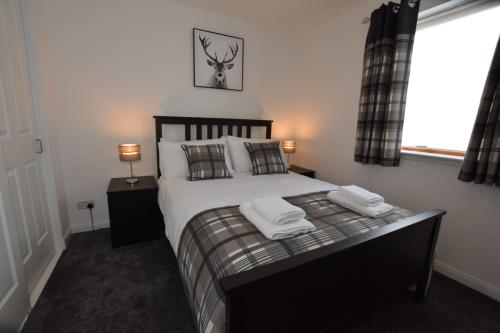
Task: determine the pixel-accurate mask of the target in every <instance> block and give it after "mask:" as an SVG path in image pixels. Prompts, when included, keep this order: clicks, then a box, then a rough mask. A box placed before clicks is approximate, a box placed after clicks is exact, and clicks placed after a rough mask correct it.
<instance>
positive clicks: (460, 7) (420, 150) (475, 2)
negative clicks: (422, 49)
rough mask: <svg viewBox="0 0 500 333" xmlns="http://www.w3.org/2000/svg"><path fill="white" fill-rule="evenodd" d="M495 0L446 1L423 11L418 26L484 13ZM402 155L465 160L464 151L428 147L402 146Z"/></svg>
mask: <svg viewBox="0 0 500 333" xmlns="http://www.w3.org/2000/svg"><path fill="white" fill-rule="evenodd" d="M495 6H496V5H495V0H452V1H446V2H443V3H442V4H439V5H437V6H434V7H431V8H429V9H426V10H423V11H421V12H420V13H419V15H418V21H417V29H418V24H420V23H425V22H429V21H434V20H438V19H441V18H443V17H445V16H448V15H453V14H455V15H456V13H461V12H462V13H463V12H464V11H466V10H468V11H482V10H486V9H489V8H493V7H495ZM401 152H402V153H409V154H412V155H424V156H427V157H433V156H432V155H435V157H443V156H449V157H450V158H453V159H463V158H464V157H465V151H462V150H451V149H443V148H431V147H427V146H407V145H404V146H403V145H402V146H401Z"/></svg>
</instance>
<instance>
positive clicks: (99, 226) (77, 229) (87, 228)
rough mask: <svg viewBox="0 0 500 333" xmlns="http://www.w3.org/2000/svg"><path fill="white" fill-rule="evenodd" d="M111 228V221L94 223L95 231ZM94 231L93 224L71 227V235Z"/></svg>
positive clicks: (87, 223)
mask: <svg viewBox="0 0 500 333" xmlns="http://www.w3.org/2000/svg"><path fill="white" fill-rule="evenodd" d="M105 228H109V220H100V221H94V230H97V229H105ZM85 231H92V223H90V222H86V223H80V224H75V225H72V226H71V233H73V234H77V233H79V232H85Z"/></svg>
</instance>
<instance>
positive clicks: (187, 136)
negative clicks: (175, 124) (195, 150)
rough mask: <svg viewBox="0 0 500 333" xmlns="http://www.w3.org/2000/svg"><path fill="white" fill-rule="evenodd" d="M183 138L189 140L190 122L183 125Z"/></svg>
mask: <svg viewBox="0 0 500 333" xmlns="http://www.w3.org/2000/svg"><path fill="white" fill-rule="evenodd" d="M184 138H185V139H186V141H189V140H191V124H185V125H184Z"/></svg>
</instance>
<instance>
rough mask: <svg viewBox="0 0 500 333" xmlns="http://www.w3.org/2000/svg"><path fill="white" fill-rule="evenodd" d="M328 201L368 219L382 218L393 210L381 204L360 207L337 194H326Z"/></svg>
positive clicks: (387, 205)
mask: <svg viewBox="0 0 500 333" xmlns="http://www.w3.org/2000/svg"><path fill="white" fill-rule="evenodd" d="M326 197H327V198H328V199H330V200H331V201H333V202H335V203H336V204H339V205H341V206H343V207H345V208H348V209H350V210H353V211H355V212H358V213H360V214H361V215H365V216H369V217H382V216H385V215H388V214H390V213H391V212H392V210H393V209H394V207H393V206H391V205H389V204H387V203H385V202H381V203H379V204H378V205H376V206H369V207H367V206H361V205H359V204H357V203H355V202H352V201H349V200H347V199H346V198H344V197H343V196H341V195H340V194H339V192H333V191H331V192H328V194H327V195H326Z"/></svg>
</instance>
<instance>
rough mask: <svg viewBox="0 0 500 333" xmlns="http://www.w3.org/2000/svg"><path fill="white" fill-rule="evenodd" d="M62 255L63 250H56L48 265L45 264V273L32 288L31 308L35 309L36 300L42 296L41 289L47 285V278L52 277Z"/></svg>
mask: <svg viewBox="0 0 500 333" xmlns="http://www.w3.org/2000/svg"><path fill="white" fill-rule="evenodd" d="M62 253H63V250H56V252H55V253H54V255H53V256H52V258H51V259H50V261H49V263H48V264H47V267H46V268H45V271H44V272H43V274H42V276H41V277H40V279H39V280H38V282H37V283H36V284H35V287H34V288H33V291H32V292H31V294H30V305H31V308H33V307H35V304H36V301H38V298H39V297H40V295H41V294H42V291H43V288H44V287H45V285H46V284H47V281H49V278H50V276H51V275H52V272H53V271H54V268H55V267H56V264H57V262H58V261H59V258H61V254H62Z"/></svg>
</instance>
